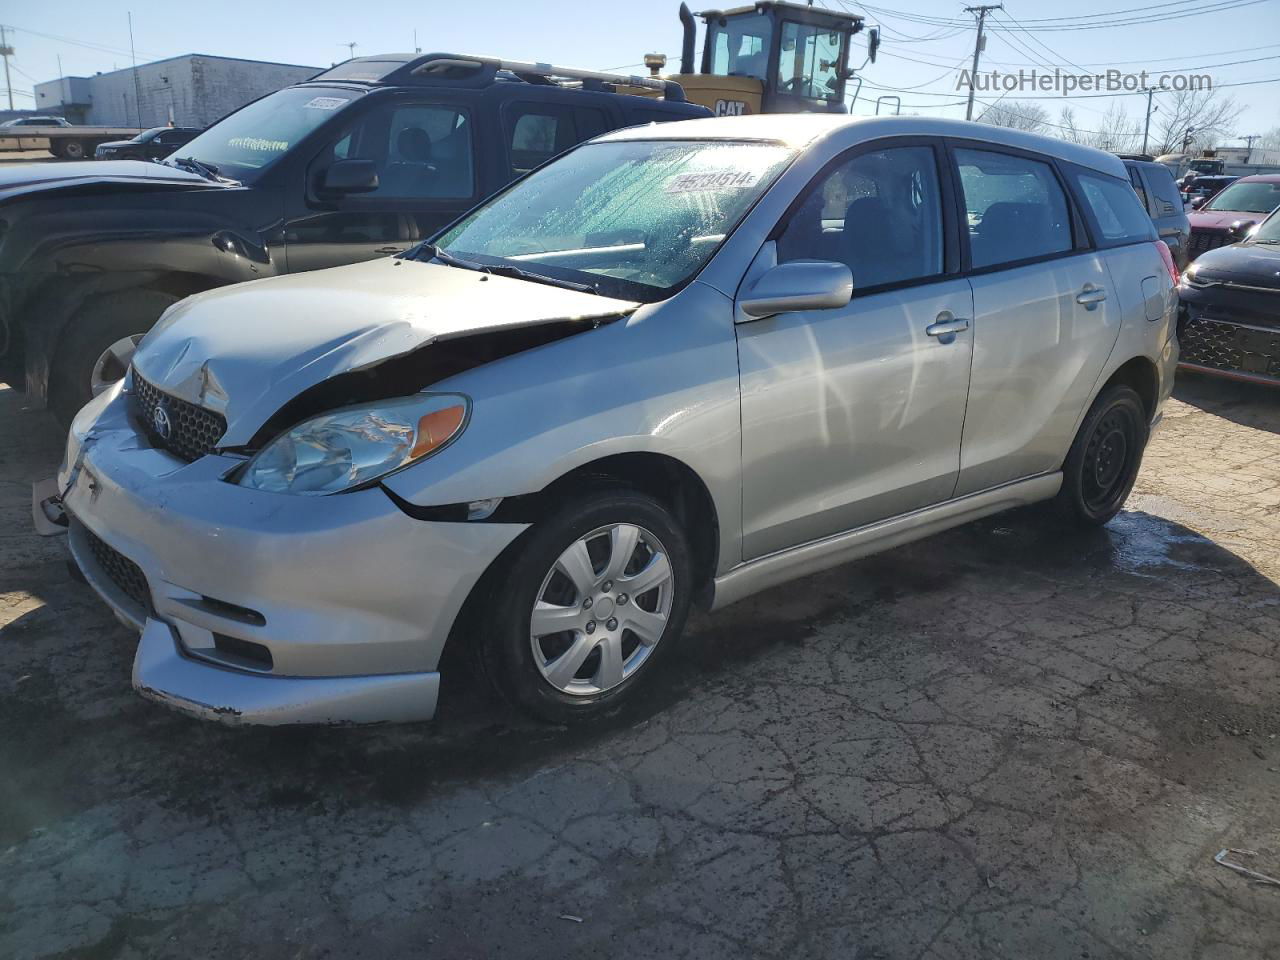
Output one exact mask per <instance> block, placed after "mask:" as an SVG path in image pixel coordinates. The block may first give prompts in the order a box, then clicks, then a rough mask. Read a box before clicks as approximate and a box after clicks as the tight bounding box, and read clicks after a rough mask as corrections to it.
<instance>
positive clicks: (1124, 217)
mask: <svg viewBox="0 0 1280 960" xmlns="http://www.w3.org/2000/svg"><path fill="white" fill-rule="evenodd" d="M1075 181H1076V185H1077V186H1078V187H1079V188H1080V193H1081V194H1082V195H1083V196H1084V200H1085V204H1086V205H1087V206H1088V207H1089V210H1090V212H1092V213H1093V219H1094V220H1095V221H1096V222H1097V225H1098V230H1099V231H1100V232H1101V233H1102V237H1103V239H1105V240H1106V241H1108V244H1107V245H1109V246H1110V245H1114V244H1117V243H1138V242H1139V241H1142V240H1153V239H1155V237H1154V236H1153V235H1152V232H1151V231H1152V227H1151V218H1150V217H1148V216H1147V211H1146V210H1144V209H1142V207H1140V206H1138V204H1137V203H1135V201H1136V200H1137V196H1135V194H1134V192H1133V191H1132V190H1130V189H1129V188H1128V187H1127V186H1125V184H1124V181H1123V180H1117V179H1115V178H1114V177H1108V176H1105V175H1103V174H1097V173H1084V172H1083V171H1077V172H1076V174H1075Z"/></svg>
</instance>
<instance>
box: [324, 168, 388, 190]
mask: <svg viewBox="0 0 1280 960" xmlns="http://www.w3.org/2000/svg"><path fill="white" fill-rule="evenodd" d="M377 189H378V168H377V167H376V166H375V165H374V162H373V161H372V160H335V161H334V162H333V163H332V164H330V166H329V169H328V170H326V171H325V172H324V178H323V179H322V180H321V181H320V190H321V192H323V193H328V194H348V193H369V192H370V191H372V190H377Z"/></svg>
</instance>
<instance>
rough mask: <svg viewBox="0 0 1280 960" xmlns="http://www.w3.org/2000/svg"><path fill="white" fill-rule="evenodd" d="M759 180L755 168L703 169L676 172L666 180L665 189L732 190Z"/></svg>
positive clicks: (688, 191)
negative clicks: (698, 171) (700, 170)
mask: <svg viewBox="0 0 1280 960" xmlns="http://www.w3.org/2000/svg"><path fill="white" fill-rule="evenodd" d="M759 181H760V173H759V171H757V170H705V171H703V172H701V173H677V174H676V175H675V176H673V177H671V178H669V179H668V180H667V183H666V187H665V189H666V192H667V193H692V192H695V191H701V190H733V189H736V188H739V187H754V186H755V185H756V184H757V183H758V182H759Z"/></svg>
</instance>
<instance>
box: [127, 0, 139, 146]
mask: <svg viewBox="0 0 1280 960" xmlns="http://www.w3.org/2000/svg"><path fill="white" fill-rule="evenodd" d="M129 57H130V59H131V60H133V111H134V115H135V116H136V117H137V118H138V126H139V127H141V126H142V85H141V84H140V83H138V54H137V53H136V52H135V51H134V49H133V11H132V10H130V11H129ZM124 122H125V123H128V122H129V115H128V114H127V113H126V114H125V115H124Z"/></svg>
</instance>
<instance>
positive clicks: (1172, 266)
mask: <svg viewBox="0 0 1280 960" xmlns="http://www.w3.org/2000/svg"><path fill="white" fill-rule="evenodd" d="M1156 249H1158V250H1159V251H1160V259H1161V260H1163V261H1164V265H1165V269H1167V270H1168V271H1169V278H1170V279H1171V280H1173V285H1174V286H1175V287H1176V286H1177V285H1178V265H1177V264H1176V263H1174V262H1173V251H1172V250H1170V249H1169V245H1168V244H1167V243H1165V242H1164V241H1163V240H1157V241H1156Z"/></svg>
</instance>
